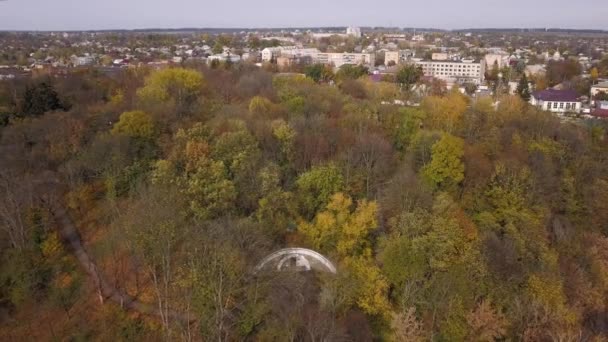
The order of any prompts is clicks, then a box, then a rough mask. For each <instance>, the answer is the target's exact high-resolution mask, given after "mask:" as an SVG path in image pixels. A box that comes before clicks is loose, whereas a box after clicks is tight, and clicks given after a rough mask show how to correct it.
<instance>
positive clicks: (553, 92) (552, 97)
mask: <svg viewBox="0 0 608 342" xmlns="http://www.w3.org/2000/svg"><path fill="white" fill-rule="evenodd" d="M532 96H534V98H536V99H538V100H542V101H561V102H576V101H578V98H579V96H578V94H577V93H576V91H574V90H571V89H564V90H559V89H545V90H540V91H535V92H533V93H532Z"/></svg>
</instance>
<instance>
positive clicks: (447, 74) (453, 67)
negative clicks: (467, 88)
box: [415, 59, 485, 85]
mask: <svg viewBox="0 0 608 342" xmlns="http://www.w3.org/2000/svg"><path fill="white" fill-rule="evenodd" d="M415 63H416V65H418V66H420V67H421V68H422V72H423V73H424V76H432V77H435V78H438V79H440V80H443V81H445V82H446V83H448V84H454V83H468V82H471V83H474V84H477V85H479V84H481V83H482V82H483V79H484V72H485V63H483V62H474V61H473V60H466V59H463V60H461V61H416V62H415Z"/></svg>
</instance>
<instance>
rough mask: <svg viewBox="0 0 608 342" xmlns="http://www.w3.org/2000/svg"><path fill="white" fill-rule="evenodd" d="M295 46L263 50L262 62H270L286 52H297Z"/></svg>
mask: <svg viewBox="0 0 608 342" xmlns="http://www.w3.org/2000/svg"><path fill="white" fill-rule="evenodd" d="M295 49H297V47H295V46H276V47H268V48H265V49H264V50H262V62H270V61H272V59H273V58H275V59H276V58H277V57H279V56H281V55H282V54H283V53H284V52H285V51H288V50H295Z"/></svg>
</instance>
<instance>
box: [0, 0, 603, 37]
mask: <svg viewBox="0 0 608 342" xmlns="http://www.w3.org/2000/svg"><path fill="white" fill-rule="evenodd" d="M348 25H355V26H397V27H433V28H443V29H458V28H475V27H560V28H588V29H608V0H567V1H566V0H501V1H496V0H459V1H455V0H449V1H446V0H433V1H421V0H416V1H413V0H380V1H370V0H348V1H347V0H296V1H289V0H166V1H162V0H5V1H2V0H0V30H95V29H134V28H180V27H294V26H300V27H307V26H348Z"/></svg>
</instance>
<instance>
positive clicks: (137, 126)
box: [112, 110, 156, 140]
mask: <svg viewBox="0 0 608 342" xmlns="http://www.w3.org/2000/svg"><path fill="white" fill-rule="evenodd" d="M112 133H113V134H124V135H126V136H129V137H133V138H140V139H145V140H148V139H152V138H153V137H154V135H155V133H156V128H155V127H154V122H153V120H152V118H151V117H150V116H149V115H148V114H146V113H145V112H143V111H141V110H136V111H131V112H124V113H122V114H121V115H120V120H119V121H118V122H117V123H115V124H114V126H113V127H112Z"/></svg>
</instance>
